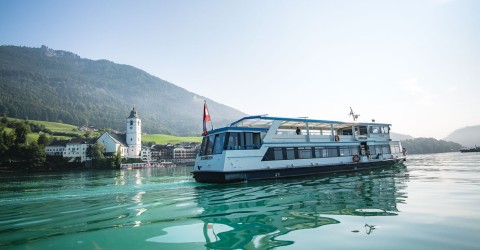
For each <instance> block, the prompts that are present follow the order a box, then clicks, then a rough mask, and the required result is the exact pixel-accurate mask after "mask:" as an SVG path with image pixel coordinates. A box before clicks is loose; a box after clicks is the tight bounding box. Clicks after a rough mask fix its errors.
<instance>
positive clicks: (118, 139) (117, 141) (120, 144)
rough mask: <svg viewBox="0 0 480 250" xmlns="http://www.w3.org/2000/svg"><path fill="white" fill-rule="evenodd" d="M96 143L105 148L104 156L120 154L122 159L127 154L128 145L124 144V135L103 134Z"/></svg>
mask: <svg viewBox="0 0 480 250" xmlns="http://www.w3.org/2000/svg"><path fill="white" fill-rule="evenodd" d="M97 142H98V143H101V144H103V146H104V147H105V155H107V156H108V155H113V154H116V153H117V152H120V155H121V156H122V157H126V156H127V153H128V145H127V143H126V135H125V134H114V133H109V132H105V133H103V135H102V136H100V137H99V138H98V140H97Z"/></svg>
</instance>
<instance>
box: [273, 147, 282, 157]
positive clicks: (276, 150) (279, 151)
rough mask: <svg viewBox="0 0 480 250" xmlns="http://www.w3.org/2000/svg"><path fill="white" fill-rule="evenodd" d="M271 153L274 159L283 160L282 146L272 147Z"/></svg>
mask: <svg viewBox="0 0 480 250" xmlns="http://www.w3.org/2000/svg"><path fill="white" fill-rule="evenodd" d="M273 155H274V159H275V160H283V150H282V148H274V149H273Z"/></svg>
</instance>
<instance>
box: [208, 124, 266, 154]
mask: <svg viewBox="0 0 480 250" xmlns="http://www.w3.org/2000/svg"><path fill="white" fill-rule="evenodd" d="M265 135H266V130H265V129H239V128H224V129H220V130H213V131H210V132H209V134H208V135H206V136H204V137H203V140H202V145H201V148H200V153H199V155H200V156H205V155H216V154H222V153H223V151H225V150H254V149H260V147H261V146H262V144H263V138H264V137H265Z"/></svg>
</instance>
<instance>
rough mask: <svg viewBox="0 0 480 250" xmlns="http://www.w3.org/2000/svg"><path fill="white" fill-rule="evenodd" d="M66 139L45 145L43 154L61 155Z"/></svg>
mask: <svg viewBox="0 0 480 250" xmlns="http://www.w3.org/2000/svg"><path fill="white" fill-rule="evenodd" d="M67 142H68V141H54V142H52V143H51V144H50V145H48V146H45V155H49V156H63V152H64V151H65V148H66V145H67Z"/></svg>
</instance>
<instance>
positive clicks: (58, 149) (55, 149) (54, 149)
mask: <svg viewBox="0 0 480 250" xmlns="http://www.w3.org/2000/svg"><path fill="white" fill-rule="evenodd" d="M64 150H65V148H47V149H46V150H45V151H47V152H59V151H64Z"/></svg>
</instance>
